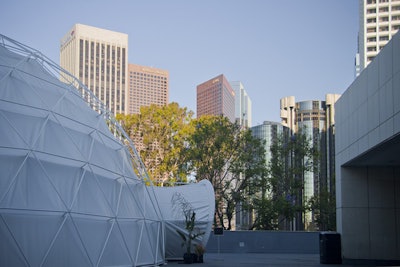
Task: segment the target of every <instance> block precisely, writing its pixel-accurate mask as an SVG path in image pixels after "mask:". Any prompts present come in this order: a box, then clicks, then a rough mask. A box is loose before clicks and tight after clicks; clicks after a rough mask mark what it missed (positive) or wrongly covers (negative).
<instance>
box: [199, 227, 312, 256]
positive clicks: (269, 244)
mask: <svg viewBox="0 0 400 267" xmlns="http://www.w3.org/2000/svg"><path fill="white" fill-rule="evenodd" d="M218 244H219V245H218ZM218 247H219V252H220V253H283V254H284V253H296V254H319V232H283V231H224V234H223V235H222V236H215V235H214V233H211V235H210V239H209V241H208V243H207V247H206V251H207V252H210V253H217V252H218Z"/></svg>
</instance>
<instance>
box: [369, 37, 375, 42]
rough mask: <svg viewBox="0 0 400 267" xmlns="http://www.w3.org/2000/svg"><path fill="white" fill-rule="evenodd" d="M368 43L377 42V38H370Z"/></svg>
mask: <svg viewBox="0 0 400 267" xmlns="http://www.w3.org/2000/svg"><path fill="white" fill-rule="evenodd" d="M367 42H376V37H369V38H368V39H367Z"/></svg>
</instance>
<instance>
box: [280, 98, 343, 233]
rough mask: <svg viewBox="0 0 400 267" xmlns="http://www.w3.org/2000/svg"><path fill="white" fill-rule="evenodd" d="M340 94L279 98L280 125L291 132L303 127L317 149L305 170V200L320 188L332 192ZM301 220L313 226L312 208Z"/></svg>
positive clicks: (303, 195)
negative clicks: (314, 161)
mask: <svg viewBox="0 0 400 267" xmlns="http://www.w3.org/2000/svg"><path fill="white" fill-rule="evenodd" d="M339 97H340V95H337V94H327V95H326V99H325V100H326V101H320V100H314V101H301V102H295V98H294V97H293V96H290V97H285V98H282V99H281V118H282V125H284V126H287V127H289V128H290V129H291V131H292V133H297V132H298V131H299V130H302V132H303V133H304V134H305V135H306V136H307V138H309V140H310V142H312V144H310V145H311V146H313V147H315V148H317V150H318V152H319V153H318V154H319V160H318V164H317V165H316V166H315V168H314V171H307V172H306V173H304V177H303V183H304V189H303V192H302V197H303V200H302V201H303V203H304V204H305V201H308V200H309V199H310V198H311V197H313V196H314V195H318V194H320V192H321V189H322V188H323V190H327V191H328V192H329V193H331V194H334V192H335V189H334V170H335V166H334V162H335V159H334V155H335V152H334V147H335V143H334V126H335V121H334V114H335V110H334V104H335V102H336V101H337V100H338V99H339ZM310 160H311V159H310ZM306 161H307V159H306ZM302 220H303V226H304V227H305V229H310V227H312V224H313V222H314V218H313V215H312V213H311V212H306V213H305V214H304V217H303V218H302ZM299 227H300V226H299Z"/></svg>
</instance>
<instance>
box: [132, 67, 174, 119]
mask: <svg viewBox="0 0 400 267" xmlns="http://www.w3.org/2000/svg"><path fill="white" fill-rule="evenodd" d="M128 71H129V100H128V113H130V114H133V113H135V114H138V113H140V107H142V106H150V105H151V104H156V105H159V106H164V105H167V104H168V98H169V95H168V94H169V89H168V83H169V73H168V71H165V70H162V69H157V68H151V67H145V66H140V65H135V64H129V65H128Z"/></svg>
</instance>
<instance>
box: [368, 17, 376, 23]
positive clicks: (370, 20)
mask: <svg viewBox="0 0 400 267" xmlns="http://www.w3.org/2000/svg"><path fill="white" fill-rule="evenodd" d="M375 22H376V18H371V19H367V23H375Z"/></svg>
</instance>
